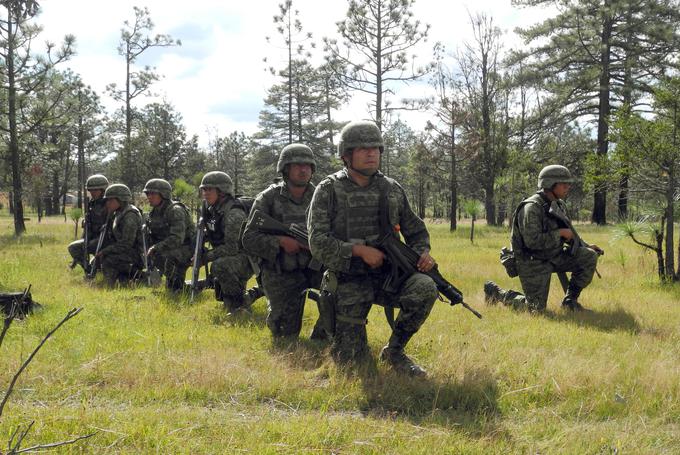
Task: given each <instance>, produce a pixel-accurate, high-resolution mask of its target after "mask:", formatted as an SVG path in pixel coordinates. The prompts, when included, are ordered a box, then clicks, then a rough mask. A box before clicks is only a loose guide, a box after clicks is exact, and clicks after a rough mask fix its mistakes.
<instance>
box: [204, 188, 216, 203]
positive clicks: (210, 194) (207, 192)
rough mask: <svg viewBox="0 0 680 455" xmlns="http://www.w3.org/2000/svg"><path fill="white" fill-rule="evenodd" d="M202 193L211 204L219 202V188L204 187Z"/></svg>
mask: <svg viewBox="0 0 680 455" xmlns="http://www.w3.org/2000/svg"><path fill="white" fill-rule="evenodd" d="M201 194H202V195H203V199H205V202H207V203H208V204H209V205H215V202H217V197H218V193H217V188H203V189H202V190H201Z"/></svg>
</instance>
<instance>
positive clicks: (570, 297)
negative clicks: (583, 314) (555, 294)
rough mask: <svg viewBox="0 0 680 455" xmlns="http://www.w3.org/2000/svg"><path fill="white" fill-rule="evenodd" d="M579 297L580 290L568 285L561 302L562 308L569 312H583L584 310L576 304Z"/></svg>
mask: <svg viewBox="0 0 680 455" xmlns="http://www.w3.org/2000/svg"><path fill="white" fill-rule="evenodd" d="M579 295H581V289H580V288H578V287H576V286H574V285H572V284H571V283H569V287H568V288H567V294H566V295H565V296H564V299H563V300H562V308H566V309H568V310H570V311H583V310H584V309H585V308H583V306H582V305H581V304H580V303H578V297H579Z"/></svg>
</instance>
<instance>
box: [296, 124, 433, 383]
mask: <svg viewBox="0 0 680 455" xmlns="http://www.w3.org/2000/svg"><path fill="white" fill-rule="evenodd" d="M340 136H341V137H340V142H339V144H338V152H339V155H340V157H341V158H342V160H343V162H344V164H345V167H344V169H343V170H341V171H339V172H336V173H335V174H332V175H330V176H328V177H327V178H326V179H325V180H323V181H322V182H321V183H320V184H319V186H318V187H317V189H316V191H315V192H314V197H313V198H312V202H311V205H310V208H309V215H308V219H307V228H308V229H309V239H310V241H309V243H310V246H311V250H312V254H313V256H314V257H315V258H317V259H319V260H320V261H321V262H322V263H323V264H324V266H325V267H327V268H328V271H327V272H326V273H325V275H324V278H323V283H322V294H324V295H330V296H334V298H332V299H329V300H330V301H332V302H334V310H335V311H334V312H335V324H334V325H335V330H334V338H333V345H332V347H331V353H332V354H333V357H334V358H335V359H336V361H339V362H341V363H342V362H346V361H351V360H353V359H359V358H361V357H363V356H365V355H366V354H367V353H368V342H367V337H366V323H367V320H366V317H367V316H368V313H369V310H370V309H371V304H372V303H374V302H376V303H384V302H388V301H391V302H393V303H394V304H397V305H398V306H399V308H400V310H401V311H400V312H399V316H398V317H397V319H396V321H395V324H394V329H393V330H392V334H391V336H390V339H389V342H388V344H387V346H385V347H384V348H383V349H382V351H381V353H380V358H381V359H382V360H383V361H384V362H386V363H388V364H389V365H390V366H391V367H392V368H394V369H395V370H396V371H398V372H402V373H406V374H410V375H414V376H424V375H425V374H426V373H425V370H424V369H423V368H421V367H420V366H419V365H417V364H416V363H415V362H414V361H413V360H411V359H410V358H409V357H408V356H407V355H406V354H405V353H404V347H405V346H406V344H407V343H408V341H409V340H410V339H411V337H412V336H413V335H414V334H415V333H416V332H417V331H418V329H419V328H420V327H421V325H422V324H423V322H425V319H427V316H428V315H429V314H430V310H431V309H432V305H433V304H434V301H435V299H436V298H437V287H436V285H435V284H434V281H433V280H432V279H431V278H430V277H428V276H426V275H424V274H422V273H415V274H413V275H411V276H410V277H409V278H408V279H406V280H405V281H404V283H403V284H402V286H401V288H400V289H399V292H398V293H397V294H396V295H386V293H385V292H383V291H382V284H383V283H384V280H385V278H386V276H387V273H388V271H387V270H386V268H384V267H383V265H384V260H385V254H384V253H383V252H382V251H381V250H379V249H376V248H374V247H372V246H370V242H371V241H372V240H376V239H377V238H378V236H379V235H380V234H381V232H380V217H381V215H383V216H387V217H388V219H389V222H390V223H389V224H390V225H391V226H396V225H399V226H400V230H401V233H402V235H403V236H404V239H405V240H406V243H407V244H408V245H409V246H411V247H412V248H413V249H414V250H416V251H417V252H418V253H419V254H420V255H421V256H420V259H419V260H418V264H417V267H418V270H419V271H420V272H427V271H429V270H430V269H432V267H433V266H434V264H435V261H434V259H432V257H431V256H430V254H429V250H430V237H429V234H428V232H427V229H426V228H425V223H424V222H423V220H421V219H420V218H418V216H417V215H416V214H415V213H414V212H413V210H412V209H411V206H410V205H409V202H408V199H407V197H406V193H405V191H404V189H403V188H402V187H401V186H400V185H399V184H398V183H397V182H396V181H395V180H393V179H391V178H389V177H385V176H384V175H383V174H382V173H380V172H379V171H378V167H379V166H380V157H381V153H382V152H383V149H384V145H383V138H382V134H381V133H380V130H379V129H378V127H377V126H376V125H375V124H374V123H372V122H351V123H349V124H348V125H346V126H345V127H344V128H343V129H342V131H341V133H340ZM381 201H382V203H381ZM381 206H382V207H383V208H381ZM382 211H387V214H381V212H382Z"/></svg>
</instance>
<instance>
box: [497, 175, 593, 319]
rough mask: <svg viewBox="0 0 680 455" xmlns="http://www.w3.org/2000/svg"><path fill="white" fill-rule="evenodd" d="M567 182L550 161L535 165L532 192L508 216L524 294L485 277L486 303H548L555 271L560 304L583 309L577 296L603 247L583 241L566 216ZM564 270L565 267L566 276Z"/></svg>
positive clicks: (539, 307)
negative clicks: (537, 170)
mask: <svg viewBox="0 0 680 455" xmlns="http://www.w3.org/2000/svg"><path fill="white" fill-rule="evenodd" d="M573 182H574V179H573V178H572V176H571V173H570V172H569V169H567V168H566V167H564V166H560V165H550V166H546V167H544V168H543V169H542V170H541V172H540V173H539V175H538V188H539V190H538V192H536V194H534V195H533V196H530V197H528V198H527V199H525V200H524V201H522V202H521V203H520V205H519V206H518V207H517V209H516V210H515V214H514V215H513V220H512V233H511V242H512V250H513V252H514V255H515V260H516V263H517V273H518V275H519V280H520V283H521V284H522V290H524V294H522V293H521V292H517V291H513V290H507V291H506V290H504V289H501V288H500V287H499V286H498V285H497V284H496V283H494V282H493V281H487V282H486V284H485V285H484V294H485V296H486V300H487V302H489V303H495V302H503V303H504V304H506V305H511V306H513V307H514V308H517V309H528V310H529V311H543V310H545V307H546V304H547V302H548V292H549V290H550V277H551V275H552V273H558V275H560V281H562V285H563V287H564V288H565V291H566V295H565V296H564V300H562V306H563V307H564V308H567V309H569V310H572V311H573V310H582V309H583V307H582V306H581V304H580V303H579V302H578V298H579V296H580V295H581V291H582V290H583V289H584V288H585V287H586V286H588V285H589V284H590V282H591V281H592V279H593V274H594V273H595V268H596V266H597V258H598V255H600V254H604V252H603V251H602V249H601V248H600V247H598V246H597V245H588V244H586V243H585V242H583V241H582V240H581V239H580V238H579V237H578V234H577V233H576V232H575V231H574V230H573V226H572V225H571V221H570V220H569V218H567V216H566V205H565V203H564V201H563V199H564V198H565V197H566V196H567V194H569V191H570V190H571V185H572V183H573ZM566 272H571V279H568V278H567V277H566Z"/></svg>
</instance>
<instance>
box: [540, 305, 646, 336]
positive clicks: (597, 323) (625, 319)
mask: <svg viewBox="0 0 680 455" xmlns="http://www.w3.org/2000/svg"><path fill="white" fill-rule="evenodd" d="M540 314H541V315H542V316H543V317H545V318H546V319H550V320H552V321H558V322H567V323H570V324H574V325H577V326H580V327H592V328H595V329H597V330H602V331H605V332H612V331H615V330H620V331H625V332H630V333H639V332H640V330H641V327H640V323H639V322H638V320H637V319H636V318H635V316H634V315H633V314H632V313H629V312H628V311H626V310H624V309H623V308H615V309H612V310H604V311H598V310H591V309H585V310H583V311H576V312H572V311H557V312H556V311H552V310H546V311H544V312H543V313H540Z"/></svg>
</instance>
